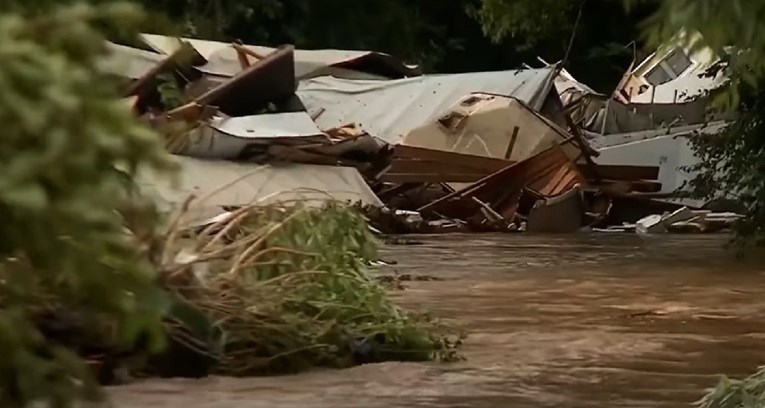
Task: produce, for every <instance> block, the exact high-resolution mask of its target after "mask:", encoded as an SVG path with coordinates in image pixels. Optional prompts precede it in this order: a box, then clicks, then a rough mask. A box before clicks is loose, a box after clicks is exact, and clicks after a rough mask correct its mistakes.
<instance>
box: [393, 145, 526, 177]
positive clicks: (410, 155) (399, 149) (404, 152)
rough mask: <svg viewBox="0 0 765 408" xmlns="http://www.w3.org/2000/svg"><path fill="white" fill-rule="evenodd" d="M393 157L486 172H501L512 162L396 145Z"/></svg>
mask: <svg viewBox="0 0 765 408" xmlns="http://www.w3.org/2000/svg"><path fill="white" fill-rule="evenodd" d="M393 157H395V158H401V159H417V160H430V161H436V162H441V163H448V164H459V165H460V166H463V167H472V168H475V169H482V170H484V171H487V172H495V171H497V170H501V169H503V168H505V167H507V166H509V165H510V164H512V162H509V161H507V160H504V159H498V158H495V157H484V156H474V155H470V154H462V153H455V152H447V151H445V150H435V149H426V148H424V147H415V146H406V145H398V146H396V148H395V150H394V153H393Z"/></svg>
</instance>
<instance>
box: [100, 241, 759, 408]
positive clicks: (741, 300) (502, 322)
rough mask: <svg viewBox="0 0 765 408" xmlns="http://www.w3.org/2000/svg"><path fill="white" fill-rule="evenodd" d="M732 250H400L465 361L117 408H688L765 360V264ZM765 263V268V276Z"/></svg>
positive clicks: (214, 382) (128, 398) (200, 388)
mask: <svg viewBox="0 0 765 408" xmlns="http://www.w3.org/2000/svg"><path fill="white" fill-rule="evenodd" d="M724 242H725V237H720V236H715V237H710V236H698V237H697V236H693V237H691V236H682V237H678V236H674V237H672V236H662V237H656V238H651V239H645V238H640V237H638V236H634V235H577V236H568V237H550V236H531V235H514V236H507V235H504V236H492V235H485V236H484V235H479V236H476V235H472V236H459V235H450V236H440V237H425V238H424V239H423V245H416V246H395V247H387V248H384V249H383V251H382V256H383V258H384V259H390V260H396V261H398V265H395V266H394V268H395V269H397V270H398V271H399V272H400V273H409V274H413V275H429V276H435V277H439V278H442V279H443V280H439V281H427V282H407V283H406V286H407V290H405V291H403V292H400V293H397V294H396V297H397V299H398V301H399V302H400V303H401V304H403V305H405V306H406V307H410V308H418V309H429V310H432V311H434V313H435V314H436V315H438V316H441V317H444V318H448V319H454V321H455V322H456V323H458V324H460V325H461V326H462V327H464V329H465V330H466V331H467V332H468V334H469V337H468V339H467V340H466V342H465V345H464V350H463V352H464V355H465V357H466V358H467V360H466V361H464V362H460V363H453V364H436V363H428V364H421V363H385V364H375V365H367V366H361V367H356V368H352V369H347V370H329V371H316V372H310V373H303V374H299V375H292V376H283V377H267V378H247V379H232V378H216V377H213V378H206V379H201V380H149V381H147V382H142V383H135V384H131V385H127V386H121V387H115V388H112V389H111V390H110V393H111V396H112V398H113V401H114V403H115V405H116V406H117V407H118V408H147V407H153V408H171V407H172V408H176V407H183V408H255V407H264V408H287V407H300V408H311V407H327V408H341V407H349V408H350V407H354V408H355V407H365V408H377V407H381V408H382V407H475V408H484V407H486V408H489V407H491V408H497V407H608V408H613V407H682V406H689V405H690V404H691V403H692V402H694V401H696V400H697V399H698V398H699V397H700V396H701V395H702V393H703V390H704V389H705V388H707V387H709V386H710V385H712V384H714V383H715V381H716V374H718V373H725V374H728V375H735V376H742V375H746V374H748V373H750V372H751V371H752V370H753V369H754V368H755V367H756V366H757V365H759V364H763V363H765V352H763V350H765V326H764V325H763V323H764V322H765V299H764V298H763V293H764V292H765V267H762V266H758V265H757V264H754V263H742V262H737V261H735V260H734V259H732V256H731V255H729V254H727V253H726V252H725V251H724V250H723V249H722V244H723V243H724ZM760 265H763V264H760Z"/></svg>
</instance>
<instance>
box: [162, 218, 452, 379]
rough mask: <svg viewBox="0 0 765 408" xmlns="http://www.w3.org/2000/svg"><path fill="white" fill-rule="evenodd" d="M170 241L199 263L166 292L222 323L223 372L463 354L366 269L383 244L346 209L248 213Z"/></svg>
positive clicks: (180, 271)
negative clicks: (392, 298)
mask: <svg viewBox="0 0 765 408" xmlns="http://www.w3.org/2000/svg"><path fill="white" fill-rule="evenodd" d="M178 236H180V235H178ZM183 242H185V245H184V244H182V243H183ZM168 245H169V248H171V249H172V250H171V253H176V254H177V253H185V254H187V255H186V256H185V257H184V258H185V259H194V261H193V262H191V263H186V264H180V265H175V266H173V267H170V268H169V269H168V270H170V271H172V272H170V274H169V275H167V276H168V281H167V286H168V287H169V288H172V289H173V291H174V292H175V293H176V294H178V296H180V297H181V298H183V299H185V301H186V302H188V304H190V305H194V307H197V308H199V309H200V310H202V311H203V312H204V313H205V314H207V316H208V317H209V319H210V320H211V321H215V322H219V325H220V328H221V329H222V331H223V333H224V335H223V336H222V341H223V345H222V348H223V350H224V351H223V355H222V356H221V357H219V360H220V364H219V365H218V367H217V368H216V371H218V372H220V373H223V374H229V375H246V374H258V373H264V372H273V371H277V372H283V371H292V370H297V369H300V368H306V367H313V366H317V365H323V366H333V367H345V366H349V365H352V364H354V363H358V362H362V361H381V360H429V359H433V358H438V359H454V358H456V354H455V352H454V350H453V344H452V343H451V342H449V341H447V340H446V339H445V338H444V337H442V336H440V335H439V334H438V333H439V331H438V328H437V327H436V326H435V325H434V324H433V323H431V322H430V321H429V320H427V319H423V318H418V317H414V316H412V315H408V314H407V313H405V312H404V311H402V310H401V309H399V308H398V307H396V306H395V305H394V304H393V303H392V302H391V301H390V300H389V298H388V295H387V293H386V290H385V287H384V286H382V285H381V284H380V283H378V282H377V280H375V279H373V278H372V277H371V276H370V275H369V274H368V273H367V272H366V271H365V267H366V264H367V263H368V261H370V260H372V259H373V258H374V255H375V245H376V244H375V241H374V238H373V237H372V236H371V235H370V233H369V232H368V229H367V225H366V223H365V222H364V220H363V217H362V216H361V215H359V214H358V213H357V212H356V211H353V210H352V209H350V208H348V207H346V206H344V205H340V204H334V203H333V204H329V205H328V206H326V207H325V208H305V207H301V206H296V207H289V208H285V207H259V208H244V209H240V210H238V211H236V212H234V213H233V214H231V215H230V216H229V217H228V218H227V219H226V220H223V221H221V222H220V223H218V224H216V225H213V226H209V227H207V228H206V229H205V230H204V231H202V232H201V233H198V234H195V235H194V236H193V237H187V240H185V241H184V240H183V239H182V240H180V241H177V242H173V241H171V242H169V243H168ZM192 247H193V249H192ZM188 254H194V255H193V256H192V257H190V258H189V256H188ZM176 259H177V255H176ZM201 270H204V271H205V272H200V271H201ZM195 271H196V272H195ZM185 332H188V331H181V333H185ZM197 332H198V330H197ZM172 333H175V332H172ZM173 337H174V338H175V339H176V340H179V341H183V334H181V336H176V335H173ZM198 340H201V339H198ZM194 343H199V341H197V342H188V341H187V342H185V344H187V345H188V346H189V347H194V346H193V344H194ZM216 348H218V347H217V346H214V345H213V346H211V347H210V349H216ZM205 354H208V355H210V356H214V355H216V354H217V353H210V352H207V353H205Z"/></svg>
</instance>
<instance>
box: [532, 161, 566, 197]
mask: <svg viewBox="0 0 765 408" xmlns="http://www.w3.org/2000/svg"><path fill="white" fill-rule="evenodd" d="M568 172H569V169H568V166H566V165H565V164H564V165H563V166H561V167H560V168H559V169H558V171H556V172H555V175H554V176H552V177H551V178H550V179H549V181H548V182H547V184H546V185H545V186H544V187H542V188H541V189H540V190H539V192H540V193H542V195H545V196H549V195H551V194H552V192H553V191H555V188H556V187H557V186H558V185H559V184H560V182H561V180H563V178H564V177H565V176H566V174H567V173H568Z"/></svg>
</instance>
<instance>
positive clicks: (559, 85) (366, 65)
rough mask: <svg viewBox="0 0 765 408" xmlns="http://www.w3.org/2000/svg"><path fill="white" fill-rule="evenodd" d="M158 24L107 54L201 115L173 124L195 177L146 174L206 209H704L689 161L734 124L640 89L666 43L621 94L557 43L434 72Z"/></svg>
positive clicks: (155, 109)
mask: <svg viewBox="0 0 765 408" xmlns="http://www.w3.org/2000/svg"><path fill="white" fill-rule="evenodd" d="M142 39H143V41H144V42H145V43H146V44H147V46H148V48H150V49H151V50H153V51H147V50H138V49H132V48H128V47H124V46H117V45H112V46H111V50H112V51H113V53H114V54H115V58H117V57H120V58H124V59H127V60H128V61H129V62H130V63H127V64H115V63H114V62H113V61H112V62H111V63H109V61H107V62H105V63H104V69H105V70H107V71H109V72H112V73H115V74H117V75H119V76H122V77H123V78H125V79H126V80H127V81H128V83H127V85H126V93H125V95H126V97H128V98H129V100H128V101H129V103H131V104H132V106H133V107H134V109H135V111H136V113H137V114H138V115H140V116H142V117H143V118H145V119H146V120H147V121H149V122H150V123H152V124H153V125H154V126H163V125H165V124H168V123H178V122H181V123H184V124H185V125H186V128H185V130H184V131H182V132H180V133H176V134H175V135H174V136H173V137H172V138H169V139H168V149H169V150H170V151H171V152H172V153H174V154H176V155H177V156H178V157H179V161H181V162H182V167H183V171H182V176H181V179H182V181H181V183H180V187H178V186H169V185H168V184H166V183H164V182H162V181H160V180H158V179H157V178H155V177H153V176H151V175H148V176H147V177H146V178H145V179H142V180H140V181H139V184H141V185H144V186H145V187H146V188H148V189H149V190H155V191H158V195H159V196H160V197H162V198H163V199H165V200H166V201H167V202H168V203H169V205H171V206H172V205H175V206H178V205H179V204H180V203H181V202H182V197H183V196H184V194H188V193H194V194H195V195H205V196H210V197H211V198H210V199H207V200H204V201H205V204H204V208H198V210H199V211H201V213H202V215H204V216H206V217H208V218H209V217H211V216H214V215H215V214H214V213H215V212H216V211H217V212H218V213H220V212H221V211H223V210H224V209H225V208H227V207H231V206H242V205H249V204H252V203H264V204H265V203H273V202H277V201H288V202H294V201H304V202H310V203H313V204H311V205H319V204H321V203H323V202H326V201H327V200H339V201H351V202H357V203H359V205H360V208H362V209H363V212H364V213H365V214H366V215H367V216H368V217H369V218H370V219H372V221H373V224H374V225H375V227H377V228H378V229H379V230H380V231H382V232H396V233H406V232H452V231H466V230H469V231H508V232H511V231H512V232H518V231H528V232H538V233H566V232H576V231H580V230H595V231H611V232H613V231H632V230H633V228H631V225H636V224H637V225H638V227H636V229H638V230H641V228H642V227H640V225H641V224H639V223H638V221H641V220H642V219H643V218H644V217H646V216H649V215H653V214H664V213H665V212H669V213H672V212H673V211H675V210H678V209H679V208H682V207H684V206H685V207H688V208H689V210H699V209H700V207H701V206H702V205H703V203H698V202H693V201H691V200H687V199H680V200H679V199H678V197H682V194H680V195H678V191H677V190H678V189H679V188H680V187H682V185H683V183H684V182H685V181H687V180H689V179H690V178H692V175H688V174H684V173H683V172H682V170H680V169H679V167H681V166H687V165H692V164H693V163H692V160H693V155H692V152H691V151H690V147H689V143H690V142H689V138H691V137H694V135H696V134H699V133H714V132H717V131H719V130H720V129H721V128H723V127H724V126H725V120H724V118H721V117H719V116H714V115H713V114H708V113H706V112H707V111H706V110H704V109H702V108H705V107H706V100H705V99H703V98H704V97H703V95H697V97H696V98H695V99H690V100H677V98H675V100H673V101H672V102H671V103H668V102H667V101H664V100H661V102H660V103H654V102H655V101H654V102H652V103H645V101H643V100H642V99H641V98H637V97H634V96H633V97H626V98H625V93H624V92H623V88H624V87H625V86H627V85H625V84H633V85H634V83H637V82H641V81H643V82H645V83H649V82H650V81H651V80H652V79H651V78H652V77H650V74H647V73H646V72H647V71H646V70H648V69H649V68H650V67H648V65H650V64H649V62H650V61H649V62H645V63H643V64H640V65H638V66H637V68H634V69H633V68H632V67H631V68H630V72H628V74H626V75H625V79H624V80H623V81H622V83H621V84H620V88H619V89H617V90H616V91H614V94H613V95H611V96H607V95H603V94H599V93H597V92H595V91H593V90H592V89H590V88H589V87H587V86H586V85H585V84H582V83H580V82H578V81H576V79H575V78H573V76H571V75H570V74H569V73H568V72H566V71H565V70H564V69H562V68H561V67H560V66H559V65H558V64H548V63H546V62H544V61H542V62H543V63H544V66H543V67H541V68H531V67H527V68H526V69H520V70H511V71H498V72H477V73H464V74H443V75H422V73H421V72H420V71H419V69H418V68H417V67H413V66H410V65H407V64H404V63H403V62H401V61H399V60H397V59H396V58H394V57H392V56H390V55H386V54H381V53H376V52H367V51H337V50H314V51H306V50H296V49H294V47H292V46H289V45H287V46H281V47H278V48H268V47H258V46H250V45H245V44H241V43H239V42H234V43H231V44H226V43H220V42H213V41H202V40H194V39H175V38H170V37H164V36H158V35H149V34H145V35H142ZM650 58H653V59H651V61H654V60H656V57H655V56H652V57H650ZM650 58H649V59H650ZM654 62H655V63H660V61H659V62H656V61H654ZM646 64H647V65H646ZM644 65H645V66H644ZM633 66H634V65H633ZM694 69H695V68H694ZM638 74H640V75H644V76H645V78H643V79H640V78H638V77H637V75H638ZM646 75H647V76H646ZM646 78H647V79H646ZM636 81H637V82H636ZM677 81H679V82H678V84H681V83H682V84H687V83H688V81H689V80H688V79H687V78H686V79H683V80H682V81H680V80H679V79H678V80H677ZM672 82H673V81H664V82H662V83H661V84H660V86H659V85H656V86H654V88H655V90H652V91H650V92H654V93H658V89H659V88H662V89H665V88H668V87H670V86H672ZM707 82H709V81H707ZM712 82H713V83H718V82H719V81H717V82H715V81H712ZM641 83H642V82H641ZM710 83H711V82H710ZM678 86H679V85H678ZM641 89H642V88H641ZM644 92H646V91H645V90H643V93H644ZM663 94H664V90H662V93H659V94H658V95H659V96H661V95H663ZM629 95H630V94H627V96H629ZM700 107H701V108H700ZM710 115H711V116H710ZM710 120H711V122H710ZM224 169H225V170H224ZM224 187H225V189H227V190H229V192H222V191H219V190H222V189H224ZM699 214H700V213H699ZM709 216H710V214H707V218H705V219H706V220H707V221H706V223H705V224H704V225H705V227H703V228H701V227H699V228H697V224H698V225H701V224H700V222H699V221H698V220H696V219H684V220H682V222H685V223H686V224H679V225H676V224H677V223H676V222H671V223H669V224H667V220H663V221H661V222H659V224H660V225H662V226H665V224H666V229H667V230H677V229H682V230H684V231H704V232H709V231H716V230H718V228H717V227H713V226H712V225H715V226H717V225H720V222H716V221H714V220H716V219H717V218H715V216H711V218H709ZM662 217H663V216H662ZM727 219H731V220H732V219H733V218H730V217H729V218H726V220H727ZM710 220H711V221H710ZM641 222H642V221H641ZM646 222H647V221H646ZM678 222H679V221H678ZM647 223H648V224H650V222H647ZM625 225H627V227H625ZM651 225H653V224H651ZM691 225H693V227H691ZM646 228H647V230H651V229H656V228H658V227H656V226H653V227H650V226H647V227H646ZM662 228H664V227H662Z"/></svg>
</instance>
